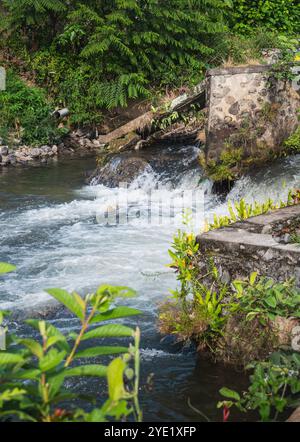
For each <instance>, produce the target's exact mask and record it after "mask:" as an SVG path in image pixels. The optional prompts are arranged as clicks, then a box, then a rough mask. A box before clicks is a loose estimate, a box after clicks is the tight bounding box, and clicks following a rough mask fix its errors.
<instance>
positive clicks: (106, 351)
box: [75, 347, 128, 359]
mask: <svg viewBox="0 0 300 442" xmlns="http://www.w3.org/2000/svg"><path fill="white" fill-rule="evenodd" d="M119 353H128V348H127V347H92V348H87V349H85V350H82V351H79V352H78V353H76V355H75V359H79V358H94V357H97V356H104V355H114V354H119Z"/></svg>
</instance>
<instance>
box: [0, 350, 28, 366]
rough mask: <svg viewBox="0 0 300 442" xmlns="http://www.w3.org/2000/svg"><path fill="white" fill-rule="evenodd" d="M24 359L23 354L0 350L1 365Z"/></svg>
mask: <svg viewBox="0 0 300 442" xmlns="http://www.w3.org/2000/svg"><path fill="white" fill-rule="evenodd" d="M23 361H24V359H23V357H22V356H21V355H18V354H14V353H7V352H6V351H1V352H0V365H6V364H18V363H19V362H23Z"/></svg>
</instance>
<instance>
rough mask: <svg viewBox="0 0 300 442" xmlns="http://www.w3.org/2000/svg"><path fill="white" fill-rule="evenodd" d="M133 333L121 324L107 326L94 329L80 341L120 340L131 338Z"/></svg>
mask: <svg viewBox="0 0 300 442" xmlns="http://www.w3.org/2000/svg"><path fill="white" fill-rule="evenodd" d="M133 333H134V331H133V330H132V329H131V328H130V327H126V326H125V325H121V324H109V325H103V326H102V327H97V328H94V330H91V331H89V332H87V333H85V335H83V338H82V341H86V340H87V339H93V338H121V337H130V336H133Z"/></svg>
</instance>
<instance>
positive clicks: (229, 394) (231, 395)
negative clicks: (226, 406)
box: [220, 387, 241, 401]
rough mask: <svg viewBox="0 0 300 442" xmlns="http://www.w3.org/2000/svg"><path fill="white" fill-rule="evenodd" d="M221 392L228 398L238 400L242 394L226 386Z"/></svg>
mask: <svg viewBox="0 0 300 442" xmlns="http://www.w3.org/2000/svg"><path fill="white" fill-rule="evenodd" d="M220 394H221V395H222V396H224V397H226V398H229V399H235V400H236V401H239V400H240V399H241V397H240V395H239V394H238V393H237V392H236V391H234V390H230V389H229V388H226V387H223V388H221V390H220Z"/></svg>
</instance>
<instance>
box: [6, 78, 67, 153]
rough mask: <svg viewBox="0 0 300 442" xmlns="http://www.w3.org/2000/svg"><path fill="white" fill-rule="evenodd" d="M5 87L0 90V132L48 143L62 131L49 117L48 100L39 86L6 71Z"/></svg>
mask: <svg viewBox="0 0 300 442" xmlns="http://www.w3.org/2000/svg"><path fill="white" fill-rule="evenodd" d="M6 86H7V88H6V90H5V91H2V92H1V94H0V135H1V136H2V137H3V138H4V139H6V140H8V141H10V140H13V139H14V138H16V139H19V140H21V141H22V142H23V143H28V144H33V145H34V144H43V143H48V142H49V143H51V142H54V141H56V140H58V139H59V137H60V136H61V135H62V134H63V133H64V131H60V130H58V129H57V127H56V122H55V120H54V119H53V118H52V117H51V110H53V108H51V105H50V103H49V102H48V100H47V97H46V94H45V92H44V91H43V90H42V89H39V88H37V87H29V86H27V85H26V84H25V82H24V81H23V80H21V79H20V78H18V77H17V75H16V74H14V73H13V72H12V71H8V75H7V85H6Z"/></svg>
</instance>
